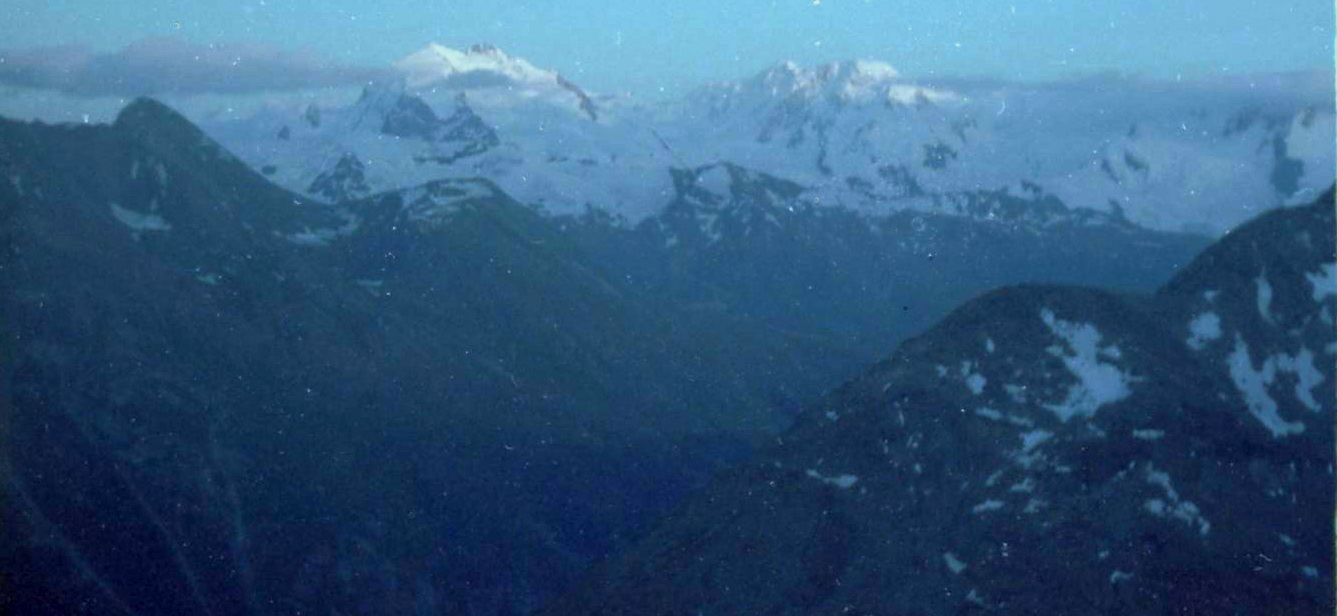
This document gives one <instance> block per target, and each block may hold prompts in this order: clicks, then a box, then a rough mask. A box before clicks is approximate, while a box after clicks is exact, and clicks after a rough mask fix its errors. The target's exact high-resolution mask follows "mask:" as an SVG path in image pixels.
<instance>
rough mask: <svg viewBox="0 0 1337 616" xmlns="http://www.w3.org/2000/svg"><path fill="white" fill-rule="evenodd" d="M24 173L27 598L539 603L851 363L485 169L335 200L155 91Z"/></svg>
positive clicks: (20, 210) (22, 461)
mask: <svg viewBox="0 0 1337 616" xmlns="http://www.w3.org/2000/svg"><path fill="white" fill-rule="evenodd" d="M0 178H3V181H2V182H0V234H2V237H3V246H4V253H3V259H2V260H0V289H4V293H3V294H0V323H2V324H3V328H4V332H3V333H4V336H3V341H4V342H3V344H4V348H3V350H4V354H3V356H2V357H3V366H2V367H3V373H0V374H3V378H4V381H3V388H0V393H2V394H3V395H0V404H2V406H0V410H3V411H4V413H5V415H4V417H3V420H4V421H3V422H0V425H3V429H4V436H5V438H6V444H7V447H6V449H5V451H4V454H5V455H4V456H3V459H4V465H5V466H4V470H5V471H6V473H5V476H4V486H3V493H4V496H5V498H4V501H3V502H4V507H3V508H0V516H2V517H0V528H2V529H3V531H2V532H0V570H3V571H4V572H5V578H4V582H3V583H4V585H5V588H4V589H3V592H0V607H3V608H5V609H6V610H8V609H18V608H20V607H22V608H23V610H24V612H25V613H33V614H48V613H49V614H66V613H100V614H102V613H105V614H112V613H214V614H219V613H292V612H295V611H315V612H332V611H338V612H345V613H347V612H360V613H404V612H406V611H412V610H414V609H428V610H431V609H435V610H440V611H445V612H448V613H497V614H504V613H516V612H521V611H525V610H527V609H529V608H530V607H532V606H533V605H534V604H535V603H536V602H537V601H539V600H541V599H542V598H543V597H545V596H547V595H548V594H550V593H552V592H553V591H555V590H556V589H558V588H561V587H562V586H563V585H564V584H565V583H566V582H567V581H568V580H569V579H570V578H571V577H572V576H574V575H575V574H576V572H578V571H579V570H581V568H582V567H583V565H584V564H585V563H586V562H588V561H589V559H591V558H593V557H594V556H597V555H599V554H602V553H603V552H604V551H606V550H607V549H608V547H609V545H610V543H611V542H612V541H614V540H615V533H618V532H625V531H626V530H627V529H629V528H634V527H636V526H637V525H638V524H640V523H642V522H643V521H644V520H645V519H647V517H648V516H650V515H652V514H653V513H654V512H655V511H659V510H662V509H663V508H664V507H666V506H667V505H668V504H670V503H671V502H673V499H674V498H675V497H676V495H678V494H681V493H682V492H683V491H684V490H686V489H687V488H688V487H689V486H691V485H692V484H694V483H696V482H699V481H701V480H702V478H703V477H704V476H705V474H706V473H708V472H709V471H710V470H711V469H712V468H713V467H714V466H715V465H717V464H719V463H720V462H721V461H725V460H731V459H736V458H737V457H738V456H739V455H741V453H742V452H743V451H744V450H745V449H746V443H747V441H748V440H749V439H752V438H755V437H756V435H758V434H766V433H768V431H773V430H774V429H776V427H778V426H780V425H782V424H783V423H786V422H787V421H788V418H787V417H784V416H777V415H775V414H773V409H775V408H782V407H784V406H786V405H787V404H788V405H792V404H793V402H792V400H790V401H786V400H785V398H786V397H792V398H793V399H797V398H801V397H804V396H808V395H812V394H813V393H815V392H817V391H819V390H820V388H822V387H825V386H826V383H827V382H829V381H830V380H832V379H834V378H836V377H835V375H834V374H833V373H832V372H831V370H833V368H831V367H830V365H831V363H832V362H827V363H823V362H819V361H817V358H827V357H829V356H830V353H828V352H827V351H826V349H825V345H824V344H823V343H822V342H821V341H818V340H813V339H798V338H793V337H786V336H784V335H777V334H775V333H773V332H768V331H765V330H761V329H757V328H754V327H752V326H750V325H748V324H744V323H739V322H736V321H732V320H729V319H718V318H703V317H702V316H700V315H692V316H689V317H684V318H678V317H677V316H676V315H675V313H674V312H673V311H672V309H671V308H667V307H663V306H656V305H653V304H652V303H650V302H647V301H644V300H643V299H641V298H640V297H638V296H637V295H636V293H635V291H634V289H633V288H631V287H629V286H627V285H625V284H624V283H623V282H622V281H621V280H620V279H618V278H617V277H614V276H611V275H609V274H608V273H607V272H606V271H604V270H603V269H601V268H600V267H599V266H598V265H597V264H591V263H588V262H587V261H586V260H585V259H584V257H583V256H582V254H581V253H580V252H579V251H578V250H576V249H575V248H573V247H572V246H571V245H570V243H569V242H565V241H563V239H562V237H561V234H560V233H559V231H558V230H557V229H556V228H555V227H554V226H553V224H552V223H551V221H549V220H548V219H546V218H543V217H541V216H539V215H538V214H536V213H535V212H534V211H533V210H532V209H531V208H529V207H527V206H523V205H521V204H518V203H516V202H515V201H513V200H511V199H510V198H509V197H507V196H505V195H504V194H503V193H501V192H500V191H499V190H498V189H497V188H496V187H495V186H494V185H492V184H490V183H489V182H486V181H483V180H454V181H442V182H438V183H434V184H429V185H426V186H423V187H419V188H415V189H408V190H404V191H400V192H396V193H391V194H384V195H379V196H375V197H370V198H368V199H365V200H362V201H353V202H347V203H345V204H343V205H341V206H339V207H328V206H325V205H322V204H318V203H314V202H312V201H310V200H308V199H306V198H303V197H300V196H298V195H295V194H293V193H290V192H287V191H285V190H283V189H280V188H278V187H275V186H273V185H272V184H270V183H268V182H267V181H265V180H264V178H263V177H261V176H260V175H258V174H257V173H255V172H253V171H251V170H250V169H249V168H248V167H247V166H245V165H244V164H242V163H241V162H239V161H238V160H237V159H235V158H233V157H232V156H231V155H230V154H228V153H227V152H226V151H224V150H223V149H221V148H220V147H219V146H218V145H217V144H216V143H214V142H213V141H212V140H210V139H208V138H206V137H205V136H204V135H203V134H202V133H201V132H199V131H198V130H197V129H196V128H195V127H193V126H191V125H190V124H189V123H188V122H186V121H185V120H184V119H182V118H180V117H179V116H177V115H176V114H175V113H173V112H172V111H170V110H169V109H167V108H166V107H163V106H162V105H160V104H158V103H155V102H153V101H147V100H141V101H136V102H134V103H133V104H131V105H130V106H128V107H127V108H126V109H125V110H124V111H123V112H122V113H121V115H120V116H119V118H118V119H117V121H116V123H115V124H113V125H110V126H74V127H70V126H46V125H41V124H21V123H15V122H8V121H3V122H0ZM776 362H778V365H785V366H789V368H785V369H776V366H777V363H776ZM776 392H779V393H776ZM777 396H778V398H777ZM497 550H501V551H497ZM553 571H557V572H559V573H558V574H553V573H552V572H553ZM424 606H428V607H424Z"/></svg>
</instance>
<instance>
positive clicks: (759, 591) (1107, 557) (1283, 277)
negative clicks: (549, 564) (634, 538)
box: [544, 191, 1337, 614]
mask: <svg viewBox="0 0 1337 616" xmlns="http://www.w3.org/2000/svg"><path fill="white" fill-rule="evenodd" d="M1333 211H1334V202H1333V194H1332V192H1331V191H1329V192H1328V193H1327V194H1326V195H1325V196H1324V197H1323V198H1321V199H1320V200H1319V201H1318V202H1316V203H1314V204H1313V205H1310V206H1306V207H1301V208H1295V209H1289V210H1281V211H1276V212H1271V213H1269V214H1266V215H1264V216H1262V217H1260V218H1259V219H1257V220H1255V221H1253V222H1251V223H1249V224H1248V225H1245V226H1244V227H1242V228H1240V229H1239V230H1237V231H1236V232H1235V233H1232V234H1231V235H1230V236H1228V237H1227V238H1225V239H1223V240H1222V241H1220V242H1219V243H1218V244H1216V245H1214V246H1213V247H1211V248H1209V249H1208V250H1207V251H1206V252H1204V253H1203V254H1202V255H1201V256H1200V257H1199V258H1198V259H1197V260H1195V262H1194V263H1193V264H1192V265H1191V266H1190V267H1189V268H1187V269H1186V270H1185V271H1184V272H1183V273H1181V274H1180V275H1178V276H1176V278H1175V279H1174V280H1172V281H1171V282H1170V283H1169V284H1167V285H1166V286H1165V287H1164V288H1163V289H1162V290H1161V291H1160V292H1159V293H1158V294H1157V295H1156V296H1154V297H1151V298H1141V297H1136V296H1123V295H1115V294H1111V293H1108V292H1103V291H1097V290H1092V289H1084V288H1077V287H1058V286H1023V287H1009V288H1004V289H1000V290H998V291H994V292H991V293H988V294H985V295H984V296H982V297H979V298H978V299H975V300H973V301H971V302H969V303H967V304H965V305H963V306H962V307H961V308H959V309H958V310H956V311H955V312H953V313H952V314H951V315H950V316H948V317H947V318H946V319H944V320H943V321H942V322H940V323H939V324H937V325H936V326H934V327H933V328H932V329H930V330H929V331H928V332H926V333H925V334H923V335H922V336H919V337H917V338H915V339H912V340H910V341H908V342H906V343H905V344H903V345H902V346H901V347H900V348H899V349H898V350H897V352H896V353H895V354H894V355H892V356H891V358H889V359H888V360H886V361H884V362H882V363H880V364H878V365H877V366H875V367H874V368H873V369H871V370H870V371H868V372H867V373H866V374H865V375H863V376H862V377H860V378H859V379H856V380H854V381H852V382H850V383H849V384H847V385H845V386H844V387H842V388H840V389H839V390H837V391H835V392H833V393H832V394H831V395H830V396H828V397H827V398H826V399H825V400H823V401H822V402H821V403H820V404H817V405H815V406H814V407H812V408H811V409H809V410H808V411H806V412H805V414H804V415H803V417H802V418H801V419H800V421H799V423H798V424H797V425H796V426H795V427H794V428H793V429H792V430H790V431H789V432H788V433H786V434H784V435H783V436H782V437H780V438H778V439H777V441H776V443H775V444H773V445H772V446H771V447H769V448H768V449H767V450H766V451H764V452H763V453H762V454H761V455H760V456H758V458H757V459H756V460H755V461H753V462H751V463H748V464H746V465H742V466H740V467H738V468H735V469H733V470H731V471H728V472H726V473H723V474H722V475H721V476H720V477H719V478H718V479H716V480H715V481H713V482H712V483H711V485H710V486H709V487H708V488H706V489H705V490H704V491H702V492H701V493H700V494H698V495H697V496H696V497H694V498H692V499H690V500H689V501H688V502H687V503H685V504H684V505H683V506H681V507H679V508H678V509H677V510H676V511H675V512H674V513H673V514H672V515H671V516H669V517H668V518H667V519H666V520H664V521H663V523H662V524H660V525H659V526H658V527H657V528H656V529H655V530H654V531H653V532H651V533H650V534H649V535H647V536H646V537H645V538H644V539H643V540H642V541H640V542H639V543H637V544H636V545H635V546H634V547H632V548H631V549H629V550H627V551H626V552H624V553H623V554H621V555H620V556H617V557H615V558H613V559H611V560H609V561H608V562H606V563H604V564H602V565H601V566H599V567H597V568H596V572H595V574H594V575H592V576H591V577H590V578H589V579H588V580H586V581H585V582H584V583H582V584H581V585H580V586H579V588H578V590H577V591H575V592H573V593H571V594H569V595H567V596H565V597H564V598H562V599H560V600H559V601H557V602H556V603H555V604H554V605H552V606H550V607H549V608H548V609H547V610H546V611H545V612H544V613H549V614H700V613H720V614H763V613H764V614H851V613H853V614H918V613H1002V614H1035V613H1059V614H1184V613H1232V614H1322V613H1328V612H1330V611H1331V610H1332V608H1333V596H1332V574H1333V570H1332V560H1333V554H1332V542H1331V519H1330V515H1331V512H1332V510H1333V504H1334V503H1333V485H1334V479H1333V436H1332V429H1331V426H1332V422H1333V400H1334V396H1335V392H1334V389H1333V384H1334V378H1335V377H1337V375H1334V371H1333V369H1332V355H1333V353H1334V352H1337V344H1335V343H1334V334H1333V326H1332V319H1333V311H1334V306H1335V303H1334V302H1335V300H1337V297H1335V296H1337V280H1335V279H1334V278H1333V275H1332V271H1333V268H1334V266H1335V264H1334V243H1333V234H1332V229H1333V225H1334V217H1333Z"/></svg>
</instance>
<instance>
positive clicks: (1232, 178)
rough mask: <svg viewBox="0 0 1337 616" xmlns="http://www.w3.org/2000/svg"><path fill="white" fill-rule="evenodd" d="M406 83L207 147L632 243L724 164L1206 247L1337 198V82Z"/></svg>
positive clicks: (490, 54)
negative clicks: (640, 90)
mask: <svg viewBox="0 0 1337 616" xmlns="http://www.w3.org/2000/svg"><path fill="white" fill-rule="evenodd" d="M393 69H394V71H393V72H394V73H395V74H396V75H398V77H397V78H395V79H391V80H388V81H387V82H386V83H379V84H373V85H371V86H369V87H368V88H367V89H366V91H365V92H363V94H362V95H361V96H360V97H358V98H357V99H356V100H351V99H350V100H349V101H348V104H347V105H344V106H334V107H329V108H318V107H305V108H287V107H282V106H275V107H270V108H267V109H265V110H263V111H261V112H259V113H257V114H255V115H254V116H251V117H248V118H245V119H241V120H229V121H214V122H208V121H206V123H205V126H206V129H207V130H209V131H210V132H211V133H212V134H213V135H214V136H215V137H217V138H218V139H219V140H220V141H222V142H223V143H224V144H225V145H226V146H228V147H229V148H230V149H232V150H233V151H235V152H236V153H237V154H238V155H240V156H241V157H242V158H243V159H244V160H246V161H247V162H248V163H250V164H251V165H253V166H254V167H256V168H257V169H261V170H262V171H264V172H265V173H266V174H267V175H270V176H271V177H272V178H273V179H274V180H275V181H277V182H279V183H280V184H283V185H284V186H286V187H288V188H292V189H295V190H298V191H302V192H307V193H309V194H313V196H317V197H321V196H322V195H320V194H319V193H318V192H317V191H313V190H312V188H313V184H314V183H315V182H316V181H317V179H319V178H321V176H322V174H324V175H325V176H326V180H327V182H326V185H328V180H329V179H330V176H331V174H335V173H336V172H337V173H347V172H348V169H349V168H350V167H354V166H356V167H358V172H359V173H360V178H359V179H360V180H361V184H360V187H359V192H362V193H368V192H376V191H381V190H387V189H393V188H401V187H406V186H411V185H415V184H419V183H422V182H425V181H429V180H433V179H441V178H452V177H478V176H481V177H486V178H488V179H491V180H493V181H494V182H496V183H497V184H498V185H499V186H501V187H502V188H503V189H504V190H506V191H507V192H508V193H510V194H511V195H513V196H514V197H515V198H517V199H518V200H520V201H522V202H526V203H530V204H533V205H535V206H538V207H542V208H544V209H545V210H546V211H548V212H550V213H553V214H579V213H582V212H584V211H586V210H587V208H594V209H599V210H603V211H606V212H608V213H611V214H613V215H614V216H615V218H620V219H622V220H624V221H626V222H628V223H635V222H637V221H639V220H641V219H643V218H645V217H647V216H651V215H654V214H656V213H657V212H659V211H660V209H661V208H662V207H663V206H664V205H665V204H667V203H668V202H669V201H670V200H671V199H672V198H673V195H674V186H673V182H672V177H671V174H670V170H671V169H673V168H695V167H699V166H703V165H708V164H713V163H718V162H729V163H732V164H735V165H738V166H741V167H744V168H750V169H753V170H757V171H763V172H765V173H768V174H770V175H773V176H777V177H779V178H783V179H786V180H790V181H793V182H796V183H797V184H799V185H800V186H802V187H804V192H803V194H802V198H803V199H805V200H808V201H811V202H814V203H818V204H822V205H830V206H837V207H846V208H851V209H856V210H859V211H863V212H867V213H869V214H871V215H879V214H885V213H889V212H894V211H898V210H903V209H917V210H925V211H940V212H945V213H955V212H957V211H959V210H960V206H961V204H962V203H964V202H966V201H969V200H972V199H981V198H984V199H989V198H998V197H999V195H1011V196H1017V197H1034V196H1035V195H1037V194H1044V195H1052V196H1054V197H1057V198H1058V199H1059V200H1061V201H1062V202H1063V203H1064V204H1065V205H1067V206H1068V207H1071V208H1086V209H1095V210H1101V211H1106V212H1112V213H1116V214H1120V215H1122V216H1125V217H1127V218H1128V219H1129V220H1131V221H1132V222H1135V223H1137V224H1140V225H1143V226H1146V227H1149V228H1153V229H1160V230H1171V231H1183V230H1188V231H1197V232H1203V233H1209V234H1220V233H1223V232H1225V231H1227V230H1229V229H1230V228H1231V227H1233V226H1234V225H1236V224H1238V223H1240V222H1242V221H1243V220H1245V219H1247V218H1249V217H1251V216H1253V215H1255V214H1257V213H1258V212H1259V211H1261V210H1264V209H1267V208H1272V207H1277V206H1280V205H1287V204H1294V203H1300V202H1304V201H1306V200H1309V199H1312V198H1313V197H1314V196H1315V195H1316V194H1317V192H1318V191H1320V190H1322V189H1323V188H1324V187H1326V186H1327V185H1328V184H1330V183H1331V182H1332V181H1333V177H1334V172H1333V169H1334V139H1333V134H1334V122H1333V112H1332V92H1331V75H1330V74H1326V75H1324V74H1318V75H1315V74H1294V75H1271V76H1264V77H1231V78H1224V77H1223V78H1218V79H1213V80H1198V81H1193V82H1189V81H1180V82H1173V81H1172V82H1157V81H1147V80H1140V79H1133V78H1123V77H1095V78H1089V79H1083V80H1073V81H1066V82H1057V83H1047V84H1016V83H1007V82H990V81H982V80H975V81H971V80H949V79H940V80H937V81H935V82H932V83H930V82H925V81H921V80H916V79H913V78H910V77H907V76H904V75H901V74H900V73H899V72H897V71H896V70H895V69H894V68H893V67H891V66H890V65H888V64H885V63H882V62H876V61H863V60H861V61H848V62H837V63H832V64H827V65H822V66H817V67H802V66H798V65H796V64H794V63H788V62H787V63H782V64H778V65H776V66H774V67H772V68H770V69H767V70H765V71H763V72H761V73H759V74H757V75H754V76H752V77H749V78H746V79H742V80H739V81H733V82H725V83H717V84H710V85H706V86H704V87H701V88H699V89H697V90H696V91H694V92H692V93H690V94H689V95H687V96H685V97H683V98H681V99H679V100H672V101H665V102H653V103H647V102H642V101H638V100H637V99H635V98H633V97H631V96H612V95H594V94H590V93H588V92H586V91H584V90H583V89H581V88H580V87H579V86H577V85H576V84H574V83H572V82H570V81H569V80H567V79H565V78H563V77H562V76H561V75H560V74H558V73H556V72H553V71H550V70H546V69H542V68H539V67H536V66H534V65H533V64H531V63H529V62H527V61H525V60H523V59H519V58H514V57H512V56H509V55H507V54H506V53H505V52H503V51H501V50H499V49H497V48H495V47H491V46H486V45H476V46H474V47H471V48H468V49H466V50H455V49H451V48H447V47H444V46H441V45H436V44H433V45H429V46H427V47H425V48H423V49H422V50H419V51H417V52H414V53H413V54H410V55H408V56H407V57H405V58H403V59H401V60H399V61H398V62H396V63H394V65H393ZM415 101H421V102H422V103H424V105H421V106H420V105H418V103H416V102H415ZM423 107H425V108H426V109H428V110H429V111H428V114H429V115H430V116H431V117H420V116H422V113H421V111H422V108H423ZM396 114H399V115H400V116H403V115H405V114H408V115H409V116H412V117H415V118H417V119H416V120H415V121H411V122H408V123H407V124H408V125H409V127H408V128H409V129H414V130H408V129H406V128H405V122H402V121H401V122H398V123H397V124H396V125H395V127H394V128H395V130H389V131H387V129H386V127H387V126H388V124H387V118H390V117H392V116H395V115H396ZM401 120H402V118H401ZM392 123H393V122H392ZM415 127H416V128H422V130H416V128H415ZM423 127H426V128H423ZM350 156H351V157H352V158H356V162H357V165H350V160H351V159H350V158H349V157H350ZM341 160H343V161H344V164H343V165H342V167H343V169H342V170H338V169H337V168H338V167H339V162H340V161H341ZM703 188H706V189H707V190H712V191H717V192H720V193H721V194H727V193H728V192H730V191H731V190H734V187H732V186H730V185H729V184H728V183H727V182H726V183H724V184H721V185H719V186H710V187H703ZM350 196H357V195H350ZM326 197H327V198H328V196H326Z"/></svg>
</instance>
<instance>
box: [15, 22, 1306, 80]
mask: <svg viewBox="0 0 1337 616" xmlns="http://www.w3.org/2000/svg"><path fill="white" fill-rule="evenodd" d="M150 36H175V37H180V38H183V39H185V40H187V41H191V42H197V43H209V42H215V41H227V42H247V43H266V44H273V45H279V46H283V47H293V48H297V47H302V48H307V49H310V50H312V51H315V52H317V53H320V54H323V55H326V56H329V57H332V58H334V59H336V60H339V61H342V62H346V63H354V64H369V65H377V66H379V65H383V64H385V63H387V62H389V61H390V60H393V59H395V58H397V57H400V56H402V55H404V54H406V53H408V52H410V51H412V50H414V49H416V48H418V47H420V46H421V45H423V44H425V43H427V42H429V41H438V42H441V43H444V44H446V45H449V46H465V45H468V44H470V43H474V42H490V43H493V44H495V45H497V46H499V47H501V48H503V49H505V50H507V51H509V52H511V53H512V54H514V55H519V56H522V57H525V58H527V59H529V60H530V61H532V62H534V63H535V64H537V65H539V66H543V67H549V68H554V69H557V70H559V71H561V72H562V73H564V74H566V75H568V76H569V77H570V78H571V79H572V80H573V81H576V82H578V83H580V84H582V85H584V86H585V87H586V88H589V89H591V90H595V91H602V92H609V91H620V90H626V91H633V92H636V93H640V94H645V95H653V94H654V93H655V92H657V91H659V89H660V88H664V89H665V92H666V93H669V94H672V93H678V92H681V91H682V90H684V89H686V88H689V87H691V86H694V85H697V84H700V83H702V82H705V81H712V80H720V79H731V78H737V77H741V76H745V75H748V74H751V73H753V72H755V71H757V70H759V69H761V68H764V67H765V66H767V65H770V64H772V63H774V62H776V61H779V60H784V59H792V60H796V61H798V62H800V63H803V64H810V63H816V62H822V61H829V60H834V59H845V58H872V59H880V60H885V61H887V62H890V63H891V64H892V65H894V66H896V67H897V68H898V69H900V70H901V72H902V73H905V74H907V75H911V76H928V75H932V74H939V75H944V74H945V75H958V76H979V77H997V78H1004V79H1050V78H1057V77H1065V76H1072V75H1074V74H1084V73H1093V72H1102V71H1120V72H1127V73H1134V74H1141V75H1147V76H1160V77H1164V76H1174V75H1176V74H1180V73H1182V74H1184V75H1186V76H1201V75H1203V74H1207V73H1219V72H1234V73H1240V72H1263V71H1288V70H1313V69H1322V68H1325V67H1326V68H1328V69H1331V67H1332V62H1333V59H1332V58H1333V0H1267V1H1262V0H1118V1H1114V0H1111V1H1105V2H1098V1H1094V0H1052V1H1043V0H1030V1H1023V0H1015V1H1006V0H1002V1H987V2H986V1H969V0H910V1H900V2H892V1H887V0H820V1H815V0H660V1H654V2H647V1H642V0H620V1H598V0H568V1H546V2H531V1H517V0H511V1H495V0H494V1H481V0H419V1H417V2H368V1H367V0H243V1H240V2H224V1H214V2H181V1H173V0H133V1H129V2H126V1H112V0H100V1H94V0H5V1H4V2H3V4H2V5H0V41H3V43H0V47H5V48H11V49H12V48H25V47H34V46H43V45H57V44H82V45H88V46H91V47H92V48H94V49H95V50H105V51H111V50H114V49H118V48H120V47H122V46H124V45H126V44H128V43H130V42H132V41H135V40H138V39H141V38H144V37H150Z"/></svg>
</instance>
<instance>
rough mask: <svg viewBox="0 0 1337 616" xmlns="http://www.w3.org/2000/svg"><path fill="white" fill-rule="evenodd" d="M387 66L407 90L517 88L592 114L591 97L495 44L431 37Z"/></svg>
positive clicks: (595, 113) (594, 113) (595, 115)
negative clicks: (454, 44)
mask: <svg viewBox="0 0 1337 616" xmlns="http://www.w3.org/2000/svg"><path fill="white" fill-rule="evenodd" d="M393 66H394V69H395V70H396V71H397V72H398V73H400V74H401V75H402V76H403V79H404V83H405V85H406V86H407V87H408V88H409V89H410V90H415V91H421V90H436V89H446V90H488V89H494V88H500V89H504V90H505V91H507V92H513V91H517V90H518V91H520V92H522V93H524V94H525V95H526V97H527V98H542V99H546V100H549V101H551V102H554V103H556V104H558V105H560V106H566V107H573V108H574V109H576V110H578V111H579V112H581V113H583V114H584V115H586V116H589V118H590V119H591V120H597V119H598V110H597V109H596V107H595V105H594V101H593V100H592V99H591V98H590V96H589V94H587V93H586V92H585V91H584V90H583V89H581V88H580V86H577V85H576V84H574V83H572V82H571V81H570V80H568V79H566V78H565V77H563V76H562V75H560V74H558V73H557V72H556V71H553V70H549V69H544V68H539V67H537V66H534V65H533V64H531V63H530V62H529V61H528V60H525V59H524V58H517V57H515V56H512V55H510V54H508V53H506V52H505V51H502V50H501V49H500V48H498V47H496V46H495V45H490V44H486V43H477V44H474V45H471V46H469V47H468V48H467V49H465V50H463V51H461V50H458V49H453V48H450V47H446V46H445V45H441V44H439V43H431V44H429V45H427V46H426V47H423V48H422V49H420V50H418V51H415V52H413V53H411V54H409V55H407V56H405V57H404V58H401V59H400V60H398V61H396V62H395V63H394V64H393Z"/></svg>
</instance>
